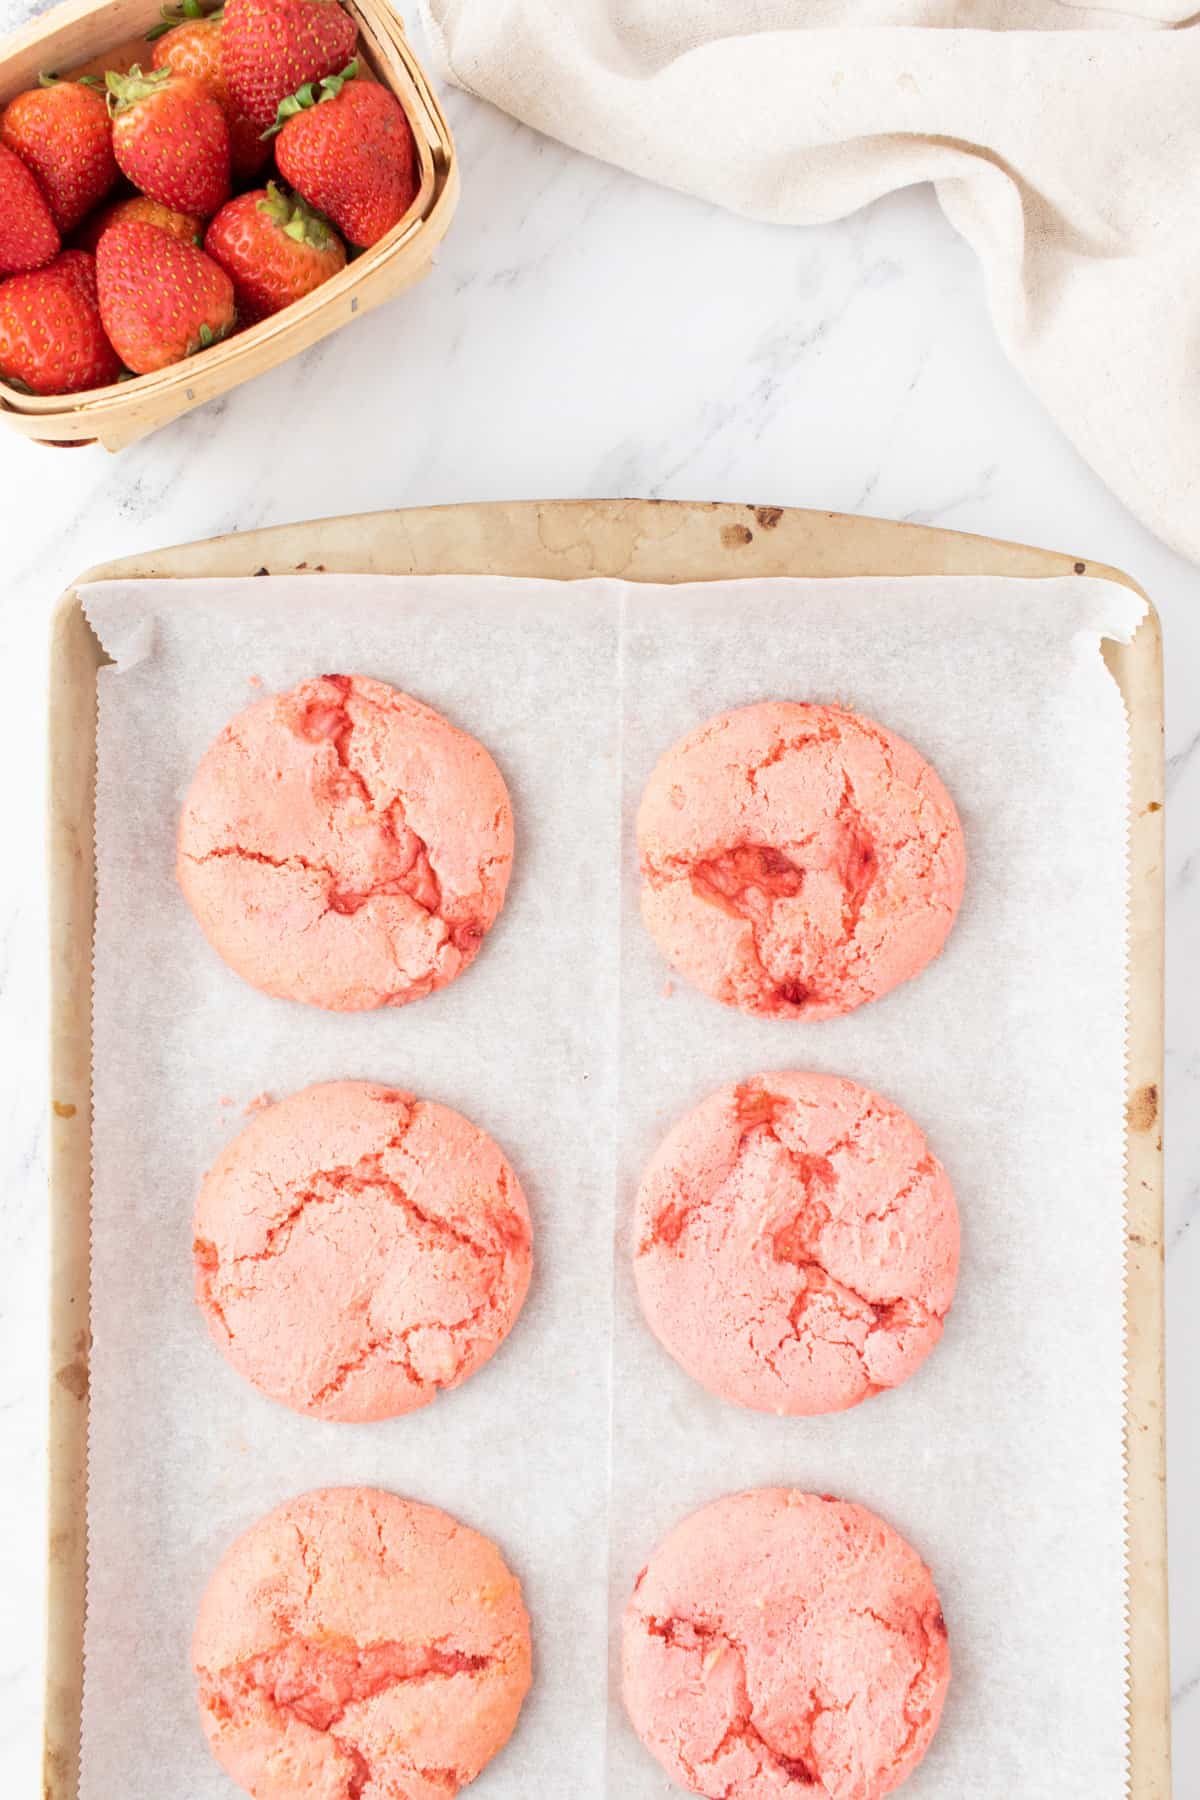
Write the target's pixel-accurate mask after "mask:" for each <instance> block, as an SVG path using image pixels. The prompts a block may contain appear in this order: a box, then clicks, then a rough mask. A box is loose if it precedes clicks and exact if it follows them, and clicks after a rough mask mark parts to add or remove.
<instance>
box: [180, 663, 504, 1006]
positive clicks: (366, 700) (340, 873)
mask: <svg viewBox="0 0 1200 1800" xmlns="http://www.w3.org/2000/svg"><path fill="white" fill-rule="evenodd" d="M512 853H513V822H512V809H511V807H510V805H509V799H508V791H507V789H506V787H505V785H504V779H503V777H502V775H501V774H500V771H499V769H498V768H497V767H496V764H495V763H494V762H493V761H492V758H491V757H490V756H489V755H488V752H487V751H486V750H485V749H484V747H483V745H482V744H480V743H478V742H477V741H476V739H474V738H473V737H470V736H468V735H467V733H466V732H464V731H460V730H458V729H457V727H456V726H453V725H451V724H450V722H449V720H448V719H445V718H443V717H442V715H441V714H440V713H437V712H434V711H433V709H432V708H431V707H428V706H424V705H422V704H421V702H420V701H417V700H413V699H411V698H410V697H409V695H407V694H402V693H400V692H399V691H398V690H397V689H395V688H392V687H388V686H387V685H386V684H385V683H384V682H382V681H373V680H370V679H369V678H367V677H365V676H359V675H322V676H319V677H317V678H316V679H314V680H311V681H305V682H301V683H300V685H299V686H298V687H296V688H293V689H291V690H290V691H289V692H287V693H284V694H279V695H276V696H275V697H273V698H272V699H268V700H261V701H258V702H257V703H256V704H255V705H253V706H250V707H247V708H246V710H245V711H244V712H241V713H239V714H238V715H237V717H236V718H235V719H233V720H231V721H230V723H229V724H228V725H227V726H226V727H225V728H224V730H223V731H222V732H220V734H219V735H218V736H217V738H216V739H215V740H214V742H213V743H212V744H211V745H210V746H209V749H208V750H207V751H206V753H205V755H204V757H203V758H202V759H201V762H200V765H199V767H198V769H197V771H196V774H195V777H194V779H193V781H192V785H191V788H190V789H189V792H188V796H187V799H186V801H185V803H184V808H183V814H182V817H181V820H180V825H179V841H178V858H177V871H178V876H179V882H180V885H181V887H182V888H183V892H184V894H185V896H186V898H187V901H188V904H189V905H190V906H191V908H192V911H193V912H194V913H195V915H196V918H197V920H198V921H199V923H200V925H201V927H202V929H203V931H204V934H205V936H206V937H207V938H208V940H209V942H210V943H211V944H212V946H213V948H214V949H215V950H216V951H217V952H218V954H219V955H220V956H222V957H223V958H224V960H225V961H226V962H227V963H228V964H229V966H230V967H231V968H232V969H234V970H236V972H237V973H238V974H239V975H241V976H242V977H243V978H244V979H245V980H246V981H249V982H250V983H252V985H253V986H255V987H258V988H262V989H263V990H264V991H265V992H266V993H268V994H275V995H277V996H280V997H281V998H283V999H288V1000H301V1001H305V1002H307V1003H308V1004H309V1005H312V1006H322V1007H326V1008H328V1009H330V1010H332V1011H340V1012H356V1011H362V1010H365V1009H367V1008H372V1007H378V1006H399V1005H403V1004H404V1003H405V1002H406V1001H409V1000H416V999H420V998H421V997H422V996H423V995H425V994H429V993H432V992H433V991H434V990H435V989H436V988H440V987H445V986H446V984H447V983H448V982H450V981H453V980H454V978H455V977H456V976H457V975H460V974H461V973H462V971H463V970H464V969H465V968H467V967H468V965H469V964H470V963H471V962H472V961H473V960H474V958H475V956H476V954H477V952H478V950H479V946H480V944H481V942H482V941H483V937H484V934H485V933H486V932H487V931H488V929H489V927H490V926H491V925H492V924H493V922H494V921H495V919H496V916H497V914H498V913H499V911H500V908H501V906H502V905H503V903H504V893H505V889H506V887H507V885H508V876H509V870H510V868H511V865H512Z"/></svg>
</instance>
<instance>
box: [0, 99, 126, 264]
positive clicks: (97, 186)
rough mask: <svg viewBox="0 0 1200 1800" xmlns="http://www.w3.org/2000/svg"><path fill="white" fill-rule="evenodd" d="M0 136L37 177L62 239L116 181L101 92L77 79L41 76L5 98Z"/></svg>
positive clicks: (115, 168) (110, 129)
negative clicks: (36, 83)
mask: <svg viewBox="0 0 1200 1800" xmlns="http://www.w3.org/2000/svg"><path fill="white" fill-rule="evenodd" d="M0 138H3V140H4V142H5V143H6V144H7V145H8V147H9V149H10V150H11V151H13V152H14V154H15V155H17V156H19V157H20V158H21V161H22V162H23V163H24V164H25V167H26V168H27V169H32V170H33V173H34V174H35V175H36V176H37V178H38V180H39V182H40V183H41V187H42V192H43V193H44V194H45V196H46V200H47V203H48V204H49V207H50V211H51V213H52V214H53V216H54V223H55V224H56V225H57V226H58V229H59V231H61V232H62V234H63V235H64V237H65V236H66V234H67V232H68V231H74V229H75V227H76V226H77V225H78V223H79V221H80V220H81V219H83V218H85V217H86V216H87V214H88V213H90V212H91V210H92V208H93V206H98V205H99V203H100V201H101V200H103V198H104V196H105V194H107V192H108V190H109V188H111V186H112V185H113V182H114V181H115V180H116V179H117V165H116V161H115V159H114V157H113V148H112V125H111V123H110V121H109V117H108V108H107V107H106V106H105V104H104V96H103V95H102V94H98V93H97V92H96V91H95V89H94V88H90V87H86V86H85V85H84V84H83V82H81V81H59V80H57V78H56V77H55V76H53V75H43V76H42V86H41V87H35V88H29V89H28V90H27V91H26V92H25V93H23V94H18V95H17V97H16V99H15V100H10V101H9V103H8V105H7V106H6V107H5V109H4V115H3V118H0Z"/></svg>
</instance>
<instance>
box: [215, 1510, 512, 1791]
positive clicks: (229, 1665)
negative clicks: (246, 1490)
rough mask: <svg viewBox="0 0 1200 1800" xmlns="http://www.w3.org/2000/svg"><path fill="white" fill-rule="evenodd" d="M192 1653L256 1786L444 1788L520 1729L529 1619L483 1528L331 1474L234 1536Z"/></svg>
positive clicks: (219, 1751) (236, 1770) (241, 1779)
mask: <svg viewBox="0 0 1200 1800" xmlns="http://www.w3.org/2000/svg"><path fill="white" fill-rule="evenodd" d="M192 1662H193V1666H194V1669H195V1675H196V1684H197V1689H198V1699H199V1706H200V1718H201V1722H202V1723H203V1726H204V1730H205V1733H206V1735H207V1737H208V1741H209V1745H210V1747H211V1749H212V1752H213V1755H214V1756H215V1757H216V1759H217V1761H218V1762H219V1763H220V1765H221V1767H222V1768H223V1769H224V1770H225V1772H226V1773H227V1774H228V1775H230V1776H231V1777H232V1778H233V1780H234V1781H235V1782H237V1784H238V1786H239V1787H241V1788H244V1789H245V1791H246V1792H247V1793H248V1794H253V1795H254V1796H255V1800H359V1797H360V1796H361V1797H362V1800H374V1797H375V1796H378V1800H384V1797H385V1796H386V1800H452V1796H453V1795H455V1794H457V1792H458V1790H459V1788H461V1787H463V1786H464V1785H465V1784H466V1783H467V1782H468V1781H473V1780H474V1778H475V1776H476V1775H478V1774H479V1771H480V1770H481V1769H482V1768H483V1767H484V1765H485V1764H486V1763H488V1762H489V1761H490V1760H491V1758H492V1757H493V1756H495V1754H496V1752H497V1751H498V1750H500V1749H502V1748H503V1746H504V1745H505V1744H506V1743H507V1742H508V1739H509V1737H510V1736H511V1735H512V1731H513V1728H514V1726H515V1725H516V1722H517V1715H518V1714H519V1712H520V1710H521V1703H522V1701H523V1700H524V1698H525V1695H526V1693H527V1692H528V1690H529V1681H530V1643H529V1618H528V1615H527V1614H526V1611H525V1608H524V1606H523V1604H522V1602H521V1588H520V1584H519V1583H518V1581H517V1578H516V1576H515V1575H513V1574H512V1573H511V1572H510V1571H509V1569H508V1568H506V1566H505V1564H504V1561H503V1558H502V1557H501V1555H500V1552H499V1551H498V1550H497V1548H496V1546H495V1545H494V1544H493V1543H491V1542H490V1541H489V1540H488V1539H487V1538H485V1537H481V1536H480V1535H479V1533H478V1532H476V1531H471V1530H469V1529H468V1528H467V1527H466V1526H465V1525H460V1524H459V1522H458V1521H457V1519H452V1518H451V1517H450V1516H449V1514H447V1513H444V1512H438V1511H437V1510H436V1509H435V1508H434V1507H432V1506H419V1505H417V1504H416V1503H415V1502H414V1501H410V1500H400V1499H397V1498H396V1496H395V1495H393V1494H385V1493H381V1492H380V1491H379V1490H377V1489H373V1488H327V1489H324V1490H322V1491H318V1492H316V1493H311V1494H305V1495H303V1496H302V1497H301V1498H300V1499H298V1500H292V1501H290V1502H289V1503H288V1504H287V1505H285V1506H281V1507H279V1508H278V1509H277V1510H276V1511H275V1512H273V1513H270V1514H268V1516H267V1517H266V1518H265V1519H261V1520H260V1521H259V1523H258V1524H257V1525H254V1526H252V1527H251V1529H250V1530H249V1531H248V1532H246V1534H245V1536H244V1537H240V1538H239V1539H238V1540H237V1542H236V1543H235V1544H233V1545H232V1547H231V1548H230V1549H229V1550H228V1551H227V1552H226V1554H225V1557H224V1559H223V1561H222V1562H221V1564H220V1565H219V1567H218V1569H217V1572H216V1574H215V1575H214V1576H213V1578H212V1581H211V1582H210V1583H209V1586H208V1589H207V1591H206V1593H205V1595H204V1598H203V1600H202V1601H201V1603H200V1613H199V1618H198V1619H197V1623H196V1631H195V1636H194V1638H193V1640H192Z"/></svg>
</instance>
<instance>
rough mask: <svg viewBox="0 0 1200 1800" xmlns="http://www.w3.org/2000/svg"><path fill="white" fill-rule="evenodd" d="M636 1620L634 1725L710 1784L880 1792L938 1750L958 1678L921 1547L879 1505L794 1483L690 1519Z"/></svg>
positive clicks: (672, 1767) (697, 1785)
mask: <svg viewBox="0 0 1200 1800" xmlns="http://www.w3.org/2000/svg"><path fill="white" fill-rule="evenodd" d="M623 1637H624V1644H623V1652H624V1653H623V1666H624V1687H625V1704H626V1707H627V1708H628V1711H629V1716H630V1718H631V1719H632V1721H633V1725H634V1729H635V1730H636V1731H637V1734H638V1736H639V1737H640V1738H641V1740H642V1742H643V1743H644V1744H645V1746H646V1748H647V1749H648V1750H649V1751H650V1752H651V1753H652V1754H653V1755H654V1756H656V1757H657V1758H658V1760H659V1762H660V1763H661V1764H662V1765H663V1767H664V1768H665V1769H666V1771H667V1773H668V1775H669V1776H670V1777H671V1779H672V1780H673V1781H675V1782H677V1783H678V1784H679V1786H680V1787H682V1788H686V1789H687V1790H688V1792H689V1793H693V1794H706V1795H709V1796H710V1797H711V1800H791V1796H793V1795H795V1796H796V1797H797V1800H799V1797H800V1796H801V1795H811V1796H813V1797H814V1800H820V1796H821V1795H829V1796H831V1797H832V1800H881V1797H882V1796H883V1795H884V1794H890V1793H891V1792H892V1790H893V1789H894V1788H897V1787H899V1785H900V1783H901V1782H902V1781H903V1780H904V1779H905V1778H906V1777H907V1776H908V1775H911V1773H912V1771H913V1770H914V1769H915V1768H916V1766H917V1764H918V1763H919V1762H920V1761H921V1758H922V1757H923V1756H924V1755H925V1752H926V1751H927V1750H928V1748H929V1745H930V1743H931V1742H932V1740H933V1736H934V1733H935V1732H936V1731H937V1728H938V1721H939V1719H940V1718H941V1712H942V1705H943V1702H944V1701H945V1697H946V1688H947V1686H948V1684H949V1680H950V1653H949V1649H948V1647H947V1642H946V1624H945V1620H944V1619H943V1618H942V1611H941V1607H940V1605H939V1604H938V1597H937V1592H936V1589H935V1588H934V1585H933V1579H932V1577H931V1575H930V1573H929V1570H928V1569H927V1568H926V1567H925V1565H924V1563H923V1562H922V1561H921V1559H920V1557H919V1556H918V1555H917V1553H916V1551H915V1550H913V1549H912V1547H911V1546H910V1545H909V1544H907V1543H905V1541H904V1539H903V1538H902V1537H900V1536H899V1535H898V1534H897V1533H896V1532H895V1531H893V1530H892V1529H891V1527H890V1526H888V1525H885V1524H884V1522H883V1520H882V1519H879V1518H877V1517H876V1516H875V1514H874V1513H871V1512H868V1511H867V1510H866V1508H865V1507H862V1506H854V1505H852V1504H850V1503H849V1502H848V1501H844V1500H834V1499H831V1498H829V1497H828V1496H826V1497H818V1496H817V1495H815V1494H803V1493H798V1492H796V1491H795V1490H790V1489H785V1488H761V1489H758V1490H757V1491H755V1492H752V1493H748V1494H737V1495H734V1496H732V1497H730V1498H728V1499H724V1500H717V1501H715V1502H714V1503H713V1504H712V1505H710V1506H706V1507H703V1508H702V1509H701V1510H700V1511H699V1512H696V1513H693V1514H692V1515H691V1517H690V1518H687V1519H685V1520H684V1521H683V1523H682V1525H679V1526H677V1527H676V1529H675V1530H674V1531H673V1532H672V1533H671V1535H670V1536H669V1537H668V1538H667V1539H666V1540H665V1542H664V1543H662V1544H660V1545H659V1547H658V1549H657V1550H656V1551H655V1552H654V1555H653V1556H652V1557H651V1558H650V1561H649V1563H648V1564H647V1566H646V1568H644V1569H643V1570H642V1572H641V1574H640V1575H639V1576H638V1578H637V1582H636V1583H635V1585H634V1590H633V1597H632V1599H631V1600H630V1602H629V1605H628V1607H627V1608H626V1612H625V1621H624V1633H623Z"/></svg>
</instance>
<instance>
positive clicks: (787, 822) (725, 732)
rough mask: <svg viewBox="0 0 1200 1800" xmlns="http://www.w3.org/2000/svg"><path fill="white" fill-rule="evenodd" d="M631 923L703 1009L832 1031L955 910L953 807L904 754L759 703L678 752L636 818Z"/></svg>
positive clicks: (884, 740)
mask: <svg viewBox="0 0 1200 1800" xmlns="http://www.w3.org/2000/svg"><path fill="white" fill-rule="evenodd" d="M638 845H639V848H640V851H641V861H642V877H643V885H642V916H643V918H644V919H645V921H646V924H647V926H648V927H649V929H650V931H651V932H652V933H653V935H654V937H655V939H656V940H657V943H658V946H659V949H660V950H661V951H662V953H663V955H664V956H665V957H666V958H667V960H668V962H670V963H671V964H672V966H673V967H674V968H676V969H678V971H679V973H680V974H681V975H685V976H686V977H687V979H688V980H689V981H691V982H694V983H695V985H696V986H697V987H699V988H702V989H703V990H704V992H705V993H706V994H712V995H713V996H714V997H715V998H716V999H718V1000H723V1001H724V1002H725V1004H726V1005H727V1006H738V1007H741V1009H742V1010H743V1011H744V1012H752V1013H769V1014H774V1015H776V1016H779V1017H786V1018H804V1019H828V1018H832V1017H834V1016H835V1015H836V1014H838V1013H845V1012H850V1011H851V1010H852V1008H854V1007H856V1006H861V1005H862V1003H863V1002H864V1001H865V1000H875V999H877V998H878V997H879V995H881V994H886V993H887V992H888V990H889V989H890V988H894V987H895V986H897V984H898V983H899V982H901V981H907V980H909V978H910V977H911V976H913V975H916V974H918V973H919V972H920V971H921V970H922V969H923V968H924V967H925V965H926V963H928V962H930V961H931V960H932V959H933V958H934V957H935V956H936V955H937V954H938V951H939V950H940V949H941V948H942V945H943V943H944V942H945V940H946V936H947V933H948V932H949V930H950V927H951V925H952V924H953V923H954V916H955V914H956V913H957V911H958V907H959V902H960V901H961V899H962V891H963V878H964V871H965V856H964V850H963V838H962V828H961V826H960V825H959V822H958V815H957V813H956V812H955V810H954V803H953V801H952V800H951V799H950V796H949V794H948V793H947V792H946V790H945V788H944V787H943V786H942V784H941V782H940V781H939V780H938V778H937V776H936V775H935V774H934V772H933V770H932V769H931V768H930V766H929V764H928V763H927V762H925V760H924V759H923V758H922V757H921V756H919V755H918V754H917V752H916V751H915V750H914V749H913V748H912V746H911V744H906V743H905V742H904V740H903V738H898V737H896V736H895V735H894V734H893V733H892V732H890V731H885V730H884V728H883V727H882V726H881V725H876V724H874V723H873V722H872V721H871V720H870V719H864V718H862V717H860V716H859V715H858V714H857V713H852V712H848V711H846V710H845V709H844V708H842V707H837V706H802V705H800V704H798V703H796V702H794V701H789V700H768V701H762V702H761V703H760V704H759V705H757V706H743V707H741V708H739V709H738V711H736V712H728V713H722V714H721V715H720V716H719V717H718V718H715V719H710V720H709V722H708V723H707V725H702V726H701V727H700V728H699V730H698V731H693V732H692V733H691V734H690V736H688V737H685V738H682V739H681V740H680V742H679V743H677V744H675V745H674V746H673V748H672V749H670V750H668V751H667V753H666V755H665V756H664V757H663V758H662V760H661V762H660V763H659V765H658V767H657V768H656V769H655V771H654V773H653V775H652V776H651V777H650V781H649V784H648V785H647V788H646V791H645V794H644V795H643V797H642V804H641V810H640V812H639V813H638Z"/></svg>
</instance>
